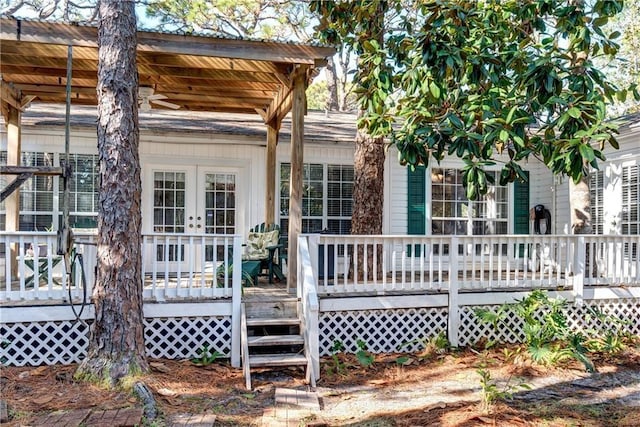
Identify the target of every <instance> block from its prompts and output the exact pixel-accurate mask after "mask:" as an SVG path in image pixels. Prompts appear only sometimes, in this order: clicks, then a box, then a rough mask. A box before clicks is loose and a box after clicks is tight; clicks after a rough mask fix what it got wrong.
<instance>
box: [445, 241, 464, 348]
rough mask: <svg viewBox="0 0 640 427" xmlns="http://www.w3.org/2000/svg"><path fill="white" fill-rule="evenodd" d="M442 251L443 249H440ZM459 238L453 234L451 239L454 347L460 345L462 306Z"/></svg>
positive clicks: (451, 338)
mask: <svg viewBox="0 0 640 427" xmlns="http://www.w3.org/2000/svg"><path fill="white" fill-rule="evenodd" d="M440 251H441V253H442V249H440ZM458 271H459V267H458V238H457V237H456V236H452V237H451V239H450V240H449V321H448V322H447V324H448V329H447V332H448V338H449V344H450V345H451V346H452V347H458V345H459V344H460V340H459V339H458V331H459V329H460V328H459V324H460V307H459V305H458Z"/></svg>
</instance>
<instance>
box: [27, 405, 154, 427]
mask: <svg viewBox="0 0 640 427" xmlns="http://www.w3.org/2000/svg"><path fill="white" fill-rule="evenodd" d="M141 420H142V409H139V408H124V409H110V410H106V411H105V410H102V409H96V410H92V409H75V410H73V411H58V412H52V413H50V414H47V415H43V416H42V417H40V418H38V419H36V420H35V421H34V422H33V424H32V425H33V426H42V427H44V426H46V427H79V426H81V425H82V426H87V427H133V426H136V425H140V421H141Z"/></svg>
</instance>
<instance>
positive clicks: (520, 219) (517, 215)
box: [513, 171, 529, 257]
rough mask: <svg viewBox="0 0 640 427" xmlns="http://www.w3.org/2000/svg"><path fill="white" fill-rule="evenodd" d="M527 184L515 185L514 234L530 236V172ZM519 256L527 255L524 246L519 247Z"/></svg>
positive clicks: (518, 183) (519, 183) (527, 173)
mask: <svg viewBox="0 0 640 427" xmlns="http://www.w3.org/2000/svg"><path fill="white" fill-rule="evenodd" d="M524 173H525V174H526V175H527V182H520V181H515V182H514V183H513V233H514V234H529V172H528V171H525V172H524ZM518 246H519V248H518V252H519V256H520V257H523V256H524V254H525V250H524V245H518Z"/></svg>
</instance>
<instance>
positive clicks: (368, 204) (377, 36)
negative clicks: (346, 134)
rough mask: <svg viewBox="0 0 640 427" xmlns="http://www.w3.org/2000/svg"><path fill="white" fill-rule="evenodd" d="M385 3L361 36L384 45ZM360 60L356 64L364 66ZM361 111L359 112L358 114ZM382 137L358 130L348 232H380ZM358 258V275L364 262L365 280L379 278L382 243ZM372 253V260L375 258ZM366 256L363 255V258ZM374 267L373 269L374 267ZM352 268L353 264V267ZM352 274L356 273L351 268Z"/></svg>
mask: <svg viewBox="0 0 640 427" xmlns="http://www.w3.org/2000/svg"><path fill="white" fill-rule="evenodd" d="M386 8H387V4H386V3H385V2H378V3H377V4H376V9H377V13H375V15H374V16H373V17H372V19H373V22H371V23H369V24H368V25H367V31H366V32H365V33H363V34H362V35H361V37H362V38H364V39H370V40H377V41H378V44H379V46H384V16H385V13H386ZM367 66H368V65H365V64H363V63H361V62H359V63H358V67H359V68H360V69H361V71H362V67H367ZM362 114H364V111H362V110H361V111H360V115H362ZM384 159H385V150H384V139H383V138H382V137H377V138H374V137H372V136H371V135H369V134H368V133H367V132H366V131H365V130H364V129H358V133H357V135H356V149H355V154H354V183H353V213H352V217H351V234H382V213H383V210H384ZM354 256H355V257H356V260H357V263H356V264H357V266H358V271H357V277H358V278H364V276H365V271H364V266H365V264H366V266H367V271H366V273H367V274H366V276H367V279H369V280H370V279H373V277H374V274H375V275H376V277H378V278H379V277H380V274H381V272H382V246H379V245H376V246H375V247H372V246H371V245H369V246H368V247H367V252H366V254H365V253H364V248H363V247H360V248H359V249H358V251H357V252H356V253H355V254H354ZM374 256H375V259H374ZM365 257H366V258H365ZM374 266H376V268H375V269H374ZM352 270H353V266H352ZM351 273H352V274H354V273H356V272H355V271H351Z"/></svg>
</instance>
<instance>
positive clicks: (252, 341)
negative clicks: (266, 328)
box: [247, 335, 304, 348]
mask: <svg viewBox="0 0 640 427" xmlns="http://www.w3.org/2000/svg"><path fill="white" fill-rule="evenodd" d="M247 339H248V340H249V347H250V348H251V347H260V346H270V345H273V346H276V345H291V346H294V345H303V344H304V338H302V336H301V335H262V336H257V337H247Z"/></svg>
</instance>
